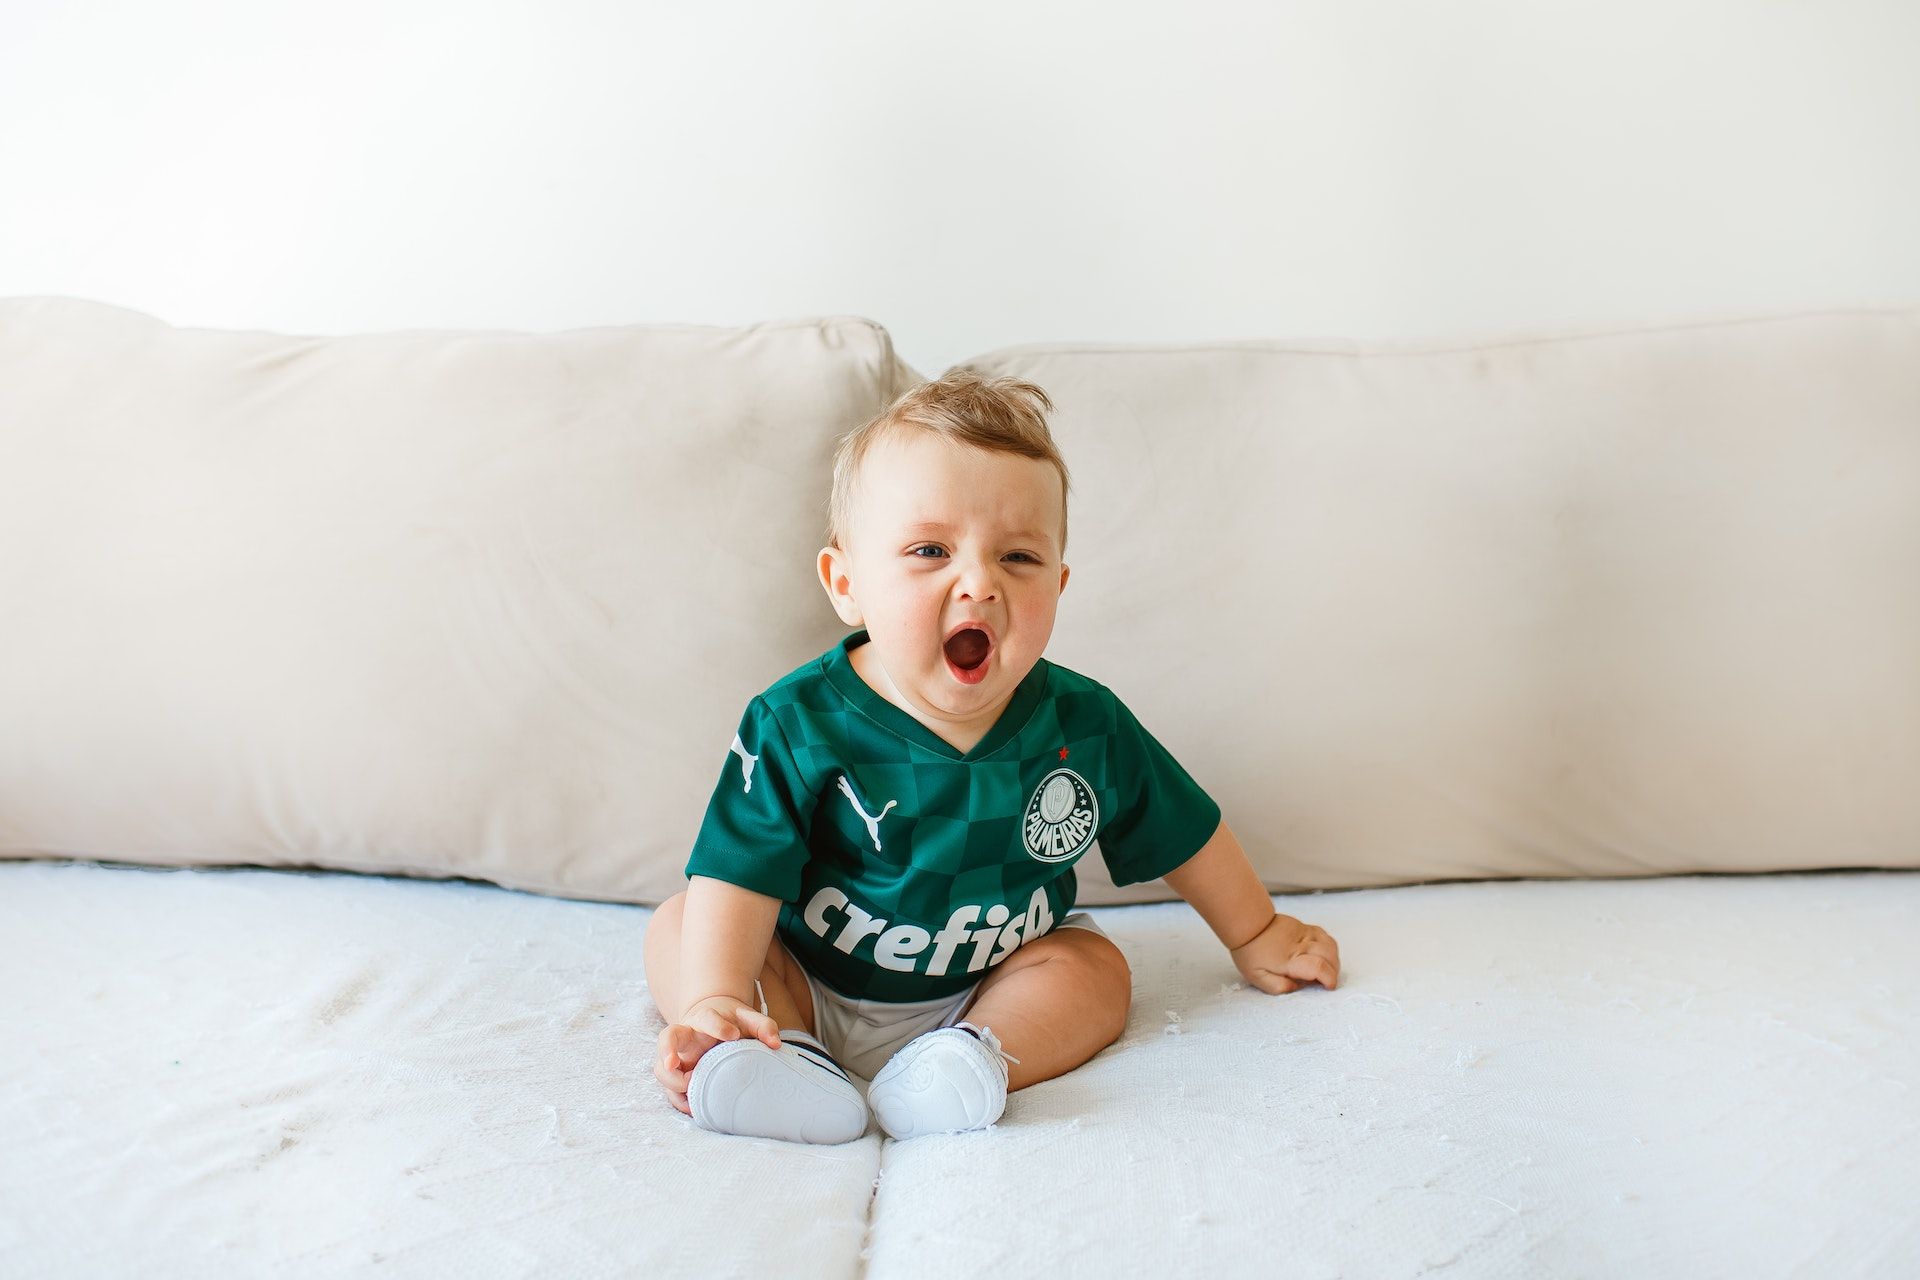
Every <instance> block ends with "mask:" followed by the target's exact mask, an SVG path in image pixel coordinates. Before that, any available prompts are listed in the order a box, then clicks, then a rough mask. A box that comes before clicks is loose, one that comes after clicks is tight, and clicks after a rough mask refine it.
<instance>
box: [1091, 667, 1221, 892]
mask: <svg viewBox="0 0 1920 1280" xmlns="http://www.w3.org/2000/svg"><path fill="white" fill-rule="evenodd" d="M1113 706H1114V712H1115V717H1114V720H1115V723H1114V743H1113V753H1112V761H1113V783H1114V790H1115V791H1116V792H1117V793H1118V794H1119V797H1120V811H1119V812H1118V813H1116V814H1114V815H1113V816H1112V817H1111V818H1109V819H1108V820H1107V822H1105V823H1104V824H1103V825H1102V826H1101V828H1100V856H1101V857H1102V858H1103V859H1104V860H1105V861H1106V864H1107V872H1108V874H1109V875H1110V876H1112V878H1113V882H1114V884H1116V885H1129V884H1142V883H1145V882H1146V881H1148V880H1155V879H1158V878H1159V877H1161V876H1163V875H1165V874H1166V873H1167V872H1169V871H1175V870H1178V869H1179V867H1180V866H1181V865H1182V864H1183V863H1185V862H1186V861H1187V860H1188V859H1190V858H1192V857H1193V855H1194V854H1196V853H1198V852H1200V850H1201V848H1202V847H1204V846H1205V845H1206V843H1207V841H1209V840H1211V839H1212V838H1213V833H1214V832H1215V831H1217V830H1219V828H1220V806H1219V805H1218V804H1216V803H1215V802H1214V799H1213V797H1212V796H1210V795H1208V794H1207V793H1206V792H1205V791H1204V790H1202V789H1201V787H1200V784H1199V783H1197V782H1195V781H1194V780H1193V775H1191V774H1189V773H1188V772H1187V771H1186V770H1185V769H1183V768H1182V767H1181V766H1180V762H1179V761H1178V760H1175V759H1174V758H1173V756H1172V754H1171V753H1169V752H1168V751H1167V749H1166V748H1165V747H1163V746H1161V745H1160V743H1159V741H1158V740H1156V739H1155V738H1154V736H1153V735H1152V734H1150V733H1148V732H1147V731H1146V729H1145V728H1144V727H1142V725H1141V724H1140V721H1139V720H1137V719H1135V718H1134V714H1133V712H1131V711H1129V710H1128V709H1127V706H1126V704H1125V703H1123V702H1121V701H1120V700H1119V699H1118V698H1115V699H1114V702H1113Z"/></svg>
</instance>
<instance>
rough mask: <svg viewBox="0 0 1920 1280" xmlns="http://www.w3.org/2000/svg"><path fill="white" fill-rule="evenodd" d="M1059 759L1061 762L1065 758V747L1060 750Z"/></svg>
mask: <svg viewBox="0 0 1920 1280" xmlns="http://www.w3.org/2000/svg"><path fill="white" fill-rule="evenodd" d="M1060 758H1061V759H1062V760H1065V759H1066V758H1067V749H1066V748H1065V747H1062V748H1060Z"/></svg>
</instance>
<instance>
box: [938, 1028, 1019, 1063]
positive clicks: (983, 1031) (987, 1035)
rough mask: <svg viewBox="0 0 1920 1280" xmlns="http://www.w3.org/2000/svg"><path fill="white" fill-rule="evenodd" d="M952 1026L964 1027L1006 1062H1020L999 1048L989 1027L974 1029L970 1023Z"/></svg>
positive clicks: (997, 1040)
mask: <svg viewBox="0 0 1920 1280" xmlns="http://www.w3.org/2000/svg"><path fill="white" fill-rule="evenodd" d="M953 1025H954V1026H956V1027H964V1028H965V1029H966V1030H968V1031H971V1032H973V1033H974V1035H975V1036H977V1037H978V1038H979V1040H980V1043H981V1044H983V1045H985V1046H987V1048H989V1049H991V1050H993V1051H994V1052H995V1053H997V1054H999V1055H1000V1056H1001V1057H1003V1058H1005V1059H1006V1060H1007V1061H1008V1062H1018V1061H1020V1059H1018V1058H1016V1057H1014V1056H1013V1055H1012V1054H1010V1053H1008V1052H1007V1051H1006V1050H1005V1049H1002V1048H1001V1047H1000V1038H999V1037H998V1036H996V1035H994V1034H993V1029H992V1028H991V1027H976V1026H974V1025H973V1024H972V1023H971V1022H956V1023H954V1024H953Z"/></svg>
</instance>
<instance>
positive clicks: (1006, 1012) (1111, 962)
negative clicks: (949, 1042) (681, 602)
mask: <svg viewBox="0 0 1920 1280" xmlns="http://www.w3.org/2000/svg"><path fill="white" fill-rule="evenodd" d="M1132 1000H1133V971H1132V970H1131V969H1129V968H1128V967H1127V958H1126V956H1124V955H1122V954H1121V952H1120V948H1119V947H1117V946H1115V945H1114V944H1113V943H1112V942H1110V941H1109V940H1107V939H1106V938H1104V937H1102V936H1101V935H1099V934H1097V933H1094V932H1093V931H1091V930H1089V929H1055V930H1054V931H1053V932H1052V933H1049V934H1048V935H1046V936H1045V937H1044V938H1035V939H1034V940H1033V941H1032V942H1029V943H1026V944H1025V945H1023V946H1021V947H1019V948H1017V949H1016V950H1015V951H1014V953H1013V954H1012V955H1010V956H1008V957H1007V958H1006V959H1005V960H1002V961H1001V962H1000V963H999V964H997V965H995V966H994V967H993V968H992V969H991V970H989V971H988V973H987V976H986V978H985V979H984V980H983V981H982V982H981V983H980V990H979V993H978V994H977V995H976V996H975V997H974V1000H973V1004H972V1005H971V1006H969V1007H968V1009H967V1011H966V1014H965V1017H964V1020H965V1021H967V1022H971V1023H972V1024H973V1025H974V1026H976V1027H985V1028H987V1029H988V1030H990V1031H992V1032H993V1034H994V1038H995V1039H997V1040H998V1041H999V1042H1000V1045H1001V1047H1002V1048H1003V1049H1005V1050H1006V1051H1007V1052H1008V1053H1010V1054H1012V1055H1013V1056H1014V1057H1016V1058H1018V1059H1019V1060H1020V1061H1019V1062H1017V1063H1009V1064H1008V1065H1007V1092H1009V1093H1012V1092H1014V1091H1015V1090H1018V1089H1024V1088H1026V1087H1027V1086H1028V1085H1030V1084H1038V1083H1040V1081H1042V1080H1051V1079H1053V1078H1054V1077H1055V1076H1059V1075H1065V1074H1066V1073H1067V1072H1069V1071H1071V1070H1073V1069H1074V1068H1075V1067H1077V1066H1079V1065H1080V1064H1081V1063H1083V1062H1085V1061H1086V1060H1087V1059H1089V1058H1091V1057H1093V1055H1094V1054H1096V1053H1099V1052H1100V1051H1101V1050H1102V1049H1104V1048H1106V1047H1107V1046H1108V1045H1110V1044H1112V1043H1113V1042H1114V1041H1116V1040H1118V1039H1119V1038H1120V1036H1121V1033H1122V1032H1124V1031H1125V1030H1126V1029H1127V1008H1128V1006H1129V1005H1130V1004H1131V1002H1132Z"/></svg>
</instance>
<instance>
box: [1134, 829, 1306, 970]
mask: <svg viewBox="0 0 1920 1280" xmlns="http://www.w3.org/2000/svg"><path fill="white" fill-rule="evenodd" d="M1166 881H1167V883H1168V884H1170V885H1172V886H1173V891H1174V892H1175V893H1177V894H1179V895H1180V896H1181V897H1183V898H1185V899H1186V900H1187V901H1188V902H1189V903H1191V904H1192V906H1193V909H1194V910H1195V911H1198V912H1199V913H1200V916H1201V918H1202V919H1204V920H1205V921H1206V922H1207V924H1208V926H1209V927H1211V928H1212V930H1213V933H1214V936H1215V937H1217V938H1219V939H1220V941H1221V943H1222V944H1223V945H1224V946H1225V947H1226V948H1227V951H1228V953H1229V954H1230V955H1231V956H1232V957H1233V963H1234V967H1235V968H1237V969H1239V970H1240V976H1241V977H1243V978H1245V979H1246V980H1247V982H1248V984H1249V985H1251V986H1253V987H1256V988H1258V989H1259V990H1261V991H1264V992H1266V993H1267V994H1268V995H1284V994H1286V993H1287V992H1289V991H1292V990H1294V989H1295V988H1296V987H1300V986H1304V985H1305V984H1307V983H1309V982H1318V983H1320V984H1321V985H1322V986H1324V987H1326V988H1327V990H1329V991H1331V990H1333V988H1334V987H1335V985H1337V984H1338V982H1339V980H1340V945H1339V944H1338V943H1336V942H1335V941H1334V940H1333V938H1332V937H1330V936H1329V935H1328V934H1327V932H1326V930H1324V929H1321V928H1320V927H1318V926H1317V925H1310V924H1302V923H1301V922H1300V921H1298V920H1296V919H1294V918H1293V917H1292V916H1289V915H1282V914H1281V913H1279V912H1277V911H1275V910H1274V909H1273V899H1272V898H1270V897H1268V896H1267V889H1266V886H1265V885H1263V884H1261V883H1260V877H1259V876H1257V875H1255V874H1254V872H1253V864H1251V863H1250V862H1248V861H1247V854H1246V851H1245V850H1244V849H1242V848H1241V847H1240V842H1239V841H1238V840H1236V839H1235V838H1234V835H1233V832H1232V831H1230V830H1228V829H1227V824H1226V823H1225V822H1222V823H1221V824H1220V826H1219V828H1218V829H1217V830H1216V831H1215V832H1214V833H1213V838H1212V839H1210V840H1208V841H1207V842H1206V844H1204V845H1202V846H1201V847H1200V852H1198V853H1196V854H1194V855H1193V856H1192V857H1191V858H1189V859H1187V860H1186V861H1185V862H1183V863H1181V864H1180V866H1178V867H1177V868H1175V869H1174V870H1172V871H1169V872H1168V873H1167V875H1166Z"/></svg>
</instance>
